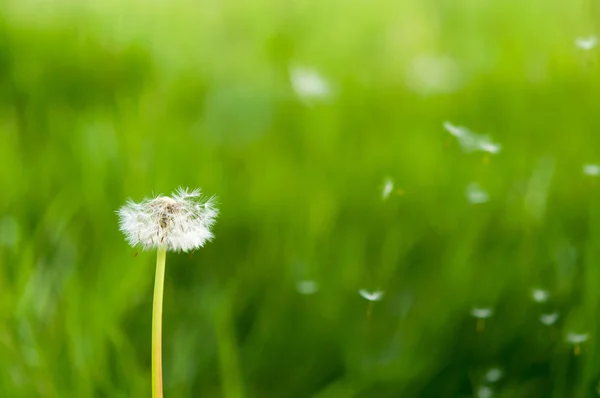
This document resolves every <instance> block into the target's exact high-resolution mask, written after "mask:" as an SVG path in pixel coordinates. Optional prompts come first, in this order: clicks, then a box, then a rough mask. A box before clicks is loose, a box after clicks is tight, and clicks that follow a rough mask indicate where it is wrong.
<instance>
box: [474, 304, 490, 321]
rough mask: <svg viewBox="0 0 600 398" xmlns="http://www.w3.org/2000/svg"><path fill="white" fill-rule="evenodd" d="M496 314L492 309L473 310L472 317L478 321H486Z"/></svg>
mask: <svg viewBox="0 0 600 398" xmlns="http://www.w3.org/2000/svg"><path fill="white" fill-rule="evenodd" d="M493 314H494V311H493V310H492V309H491V308H484V307H482V308H477V307H475V308H472V309H471V315H472V316H473V317H475V318H478V319H486V318H489V317H491V316H492V315H493Z"/></svg>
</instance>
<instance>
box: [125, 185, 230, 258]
mask: <svg viewBox="0 0 600 398" xmlns="http://www.w3.org/2000/svg"><path fill="white" fill-rule="evenodd" d="M117 214H118V215H119V229H120V230H121V231H122V232H123V233H124V234H125V237H126V239H127V241H128V242H129V244H130V245H131V246H141V247H142V249H143V250H150V249H158V248H164V249H166V250H169V251H184V252H187V251H190V250H194V249H198V248H200V247H202V246H204V244H205V243H206V242H208V241H209V240H211V239H212V238H213V234H212V232H211V231H210V228H211V227H212V226H213V224H214V223H215V221H216V218H217V215H218V210H217V208H216V207H215V202H214V198H208V199H206V198H203V197H202V195H201V194H200V190H199V189H196V190H194V191H189V190H188V189H187V188H185V189H184V188H179V189H178V190H177V191H175V192H174V193H173V194H172V197H169V196H162V195H158V196H157V197H155V198H153V199H148V198H145V199H144V200H142V201H141V202H140V203H135V202H133V201H131V200H129V201H128V202H127V204H126V205H125V206H123V207H121V208H120V209H119V210H118V211H117Z"/></svg>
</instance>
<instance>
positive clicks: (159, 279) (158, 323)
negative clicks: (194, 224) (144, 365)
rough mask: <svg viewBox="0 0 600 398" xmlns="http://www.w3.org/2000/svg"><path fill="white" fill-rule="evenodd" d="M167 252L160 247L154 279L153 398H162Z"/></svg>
mask: <svg viewBox="0 0 600 398" xmlns="http://www.w3.org/2000/svg"><path fill="white" fill-rule="evenodd" d="M166 257H167V252H166V250H165V249H164V248H160V247H159V248H158V253H157V255H156V277H155V279H154V302H153V304H152V398H162V396H163V381H162V307H163V290H164V285H165V260H166Z"/></svg>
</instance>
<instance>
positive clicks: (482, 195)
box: [465, 182, 490, 204]
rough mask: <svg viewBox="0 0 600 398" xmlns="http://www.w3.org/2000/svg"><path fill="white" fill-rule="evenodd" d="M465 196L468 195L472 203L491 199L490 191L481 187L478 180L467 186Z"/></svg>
mask: <svg viewBox="0 0 600 398" xmlns="http://www.w3.org/2000/svg"><path fill="white" fill-rule="evenodd" d="M465 196H466V197H467V200H468V201H469V202H470V203H472V204H481V203H485V202H487V201H488V200H489V199H490V196H489V195H488V193H487V192H486V191H484V190H483V189H481V187H480V186H479V184H477V183H476V182H472V183H470V184H469V185H467V188H466V190H465Z"/></svg>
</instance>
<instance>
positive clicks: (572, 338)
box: [566, 333, 589, 355]
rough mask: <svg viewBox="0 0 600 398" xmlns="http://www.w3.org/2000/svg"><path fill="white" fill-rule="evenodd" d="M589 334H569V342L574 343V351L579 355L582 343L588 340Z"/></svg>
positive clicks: (567, 338)
mask: <svg viewBox="0 0 600 398" xmlns="http://www.w3.org/2000/svg"><path fill="white" fill-rule="evenodd" d="M588 337H589V335H588V334H587V333H569V334H567V337H566V340H567V343H570V344H573V346H574V347H573V353H574V354H575V355H579V354H580V353H581V343H584V342H586V341H587V339H588Z"/></svg>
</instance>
